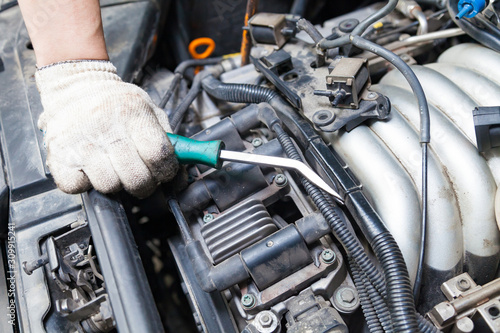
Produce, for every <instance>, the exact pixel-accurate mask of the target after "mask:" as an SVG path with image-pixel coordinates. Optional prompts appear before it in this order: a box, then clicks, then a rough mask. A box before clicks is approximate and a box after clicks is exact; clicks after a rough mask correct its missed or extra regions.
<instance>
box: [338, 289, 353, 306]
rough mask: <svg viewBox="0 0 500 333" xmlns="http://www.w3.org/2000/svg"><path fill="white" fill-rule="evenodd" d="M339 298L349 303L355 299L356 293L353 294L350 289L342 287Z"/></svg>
mask: <svg viewBox="0 0 500 333" xmlns="http://www.w3.org/2000/svg"><path fill="white" fill-rule="evenodd" d="M340 299H341V300H342V301H343V302H346V303H349V304H351V303H352V302H354V300H355V299H356V295H354V292H353V291H352V290H351V289H344V290H342V292H341V293H340Z"/></svg>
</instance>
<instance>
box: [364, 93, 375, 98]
mask: <svg viewBox="0 0 500 333" xmlns="http://www.w3.org/2000/svg"><path fill="white" fill-rule="evenodd" d="M366 97H368V98H376V97H377V94H376V93H373V92H371V93H368V95H367V96H366Z"/></svg>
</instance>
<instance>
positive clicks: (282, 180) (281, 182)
mask: <svg viewBox="0 0 500 333" xmlns="http://www.w3.org/2000/svg"><path fill="white" fill-rule="evenodd" d="M274 181H275V182H276V185H278V186H280V187H283V186H285V185H286V183H287V182H288V180H287V179H286V176H285V175H284V174H282V173H279V174H277V175H276V177H274Z"/></svg>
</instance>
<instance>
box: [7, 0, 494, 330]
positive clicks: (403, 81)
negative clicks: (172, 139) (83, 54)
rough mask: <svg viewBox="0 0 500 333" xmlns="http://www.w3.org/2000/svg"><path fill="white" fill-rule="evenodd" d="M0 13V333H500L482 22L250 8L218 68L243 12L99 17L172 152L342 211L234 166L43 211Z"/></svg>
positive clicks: (410, 10) (328, 9) (490, 65)
mask: <svg viewBox="0 0 500 333" xmlns="http://www.w3.org/2000/svg"><path fill="white" fill-rule="evenodd" d="M462 2H463V1H461V2H460V3H462ZM252 3H253V4H254V5H255V6H256V4H255V1H254V0H249V1H248V5H249V8H250V7H251V4H252ZM257 3H258V1H257ZM0 4H1V5H2V7H0V8H1V9H0V17H1V18H2V19H1V20H0V31H5V32H6V33H5V34H3V35H4V36H2V37H0V85H1V89H0V90H1V91H0V134H1V135H0V143H1V156H0V158H1V159H2V166H3V171H4V172H3V173H1V177H0V214H2V218H1V220H0V221H1V222H0V228H1V230H0V234H1V235H2V238H1V242H2V247H1V253H2V255H1V256H0V260H1V263H2V265H0V268H1V269H0V286H1V288H3V289H4V290H6V291H7V292H6V293H5V294H3V295H2V296H1V297H0V308H7V309H9V310H8V311H9V312H8V319H9V322H8V323H0V331H2V332H66V331H67V332H115V331H116V332H164V331H166V332H172V331H179V332H245V333H278V332H294V333H295V332H311V333H316V332H318V333H319V332H500V280H499V273H498V267H499V263H500V232H499V226H500V194H499V193H500V192H499V190H498V184H499V182H500V150H499V148H498V147H500V139H499V138H500V132H499V131H498V128H499V124H500V54H499V52H500V47H499V45H500V43H499V41H500V39H499V38H498V37H499V35H498V34H497V31H498V24H499V22H500V21H499V20H498V12H497V7H498V6H497V3H496V1H491V2H490V3H488V4H486V5H485V8H483V9H482V10H481V11H480V13H479V14H477V15H475V16H474V17H471V18H469V17H466V18H460V19H458V18H457V17H455V16H457V15H458V14H457V13H458V10H457V6H459V7H460V6H463V4H462V5H458V3H457V2H456V1H455V2H454V1H448V2H446V1H444V2H443V1H422V2H419V3H418V4H417V3H416V2H414V1H410V0H400V1H393V0H391V1H388V2H387V3H386V2H383V3H381V2H375V3H372V2H355V3H352V4H350V5H347V4H344V5H342V6H340V5H339V7H338V8H337V9H332V7H335V6H334V5H332V4H328V3H327V2H325V1H313V0H310V1H294V2H293V4H291V3H288V2H285V1H276V2H272V3H269V4H262V3H261V4H260V6H259V7H258V10H257V12H255V11H254V12H253V13H252V15H249V16H248V17H247V20H248V22H247V24H246V26H245V28H244V30H243V31H244V32H243V35H244V37H243V44H245V38H246V39H247V41H248V42H247V45H246V47H247V49H248V53H246V52H241V53H236V54H235V53H234V52H235V50H234V48H235V45H236V47H237V48H239V44H240V42H241V30H240V28H241V26H242V23H243V21H238V20H239V19H241V18H242V16H241V14H242V13H243V14H244V12H245V8H246V7H245V5H246V1H243V2H241V3H240V1H237V2H234V3H233V2H231V3H229V2H227V3H226V1H219V0H216V1H207V2H202V1H193V2H182V1H172V2H171V1H156V0H155V1H153V0H151V1H150V0H145V1H132V2H130V1H115V0H110V1H104V2H101V6H102V18H103V23H104V31H105V35H106V42H107V47H108V52H109V54H110V58H111V61H112V62H113V63H114V64H115V66H116V67H117V68H118V72H119V74H120V76H121V77H122V78H123V80H125V81H129V82H134V83H136V84H138V85H140V86H141V87H143V88H144V89H145V90H146V91H147V92H148V93H149V95H150V96H151V98H152V99H153V101H154V102H155V103H156V104H158V105H159V106H160V107H162V108H163V109H164V110H165V112H167V114H168V115H169V118H170V123H171V126H172V129H173V130H174V132H175V133H178V134H180V135H183V136H186V137H190V138H193V139H196V140H201V141H208V140H222V141H223V142H224V144H225V149H227V150H231V151H239V152H246V153H250V154H258V155H264V156H275V157H288V158H291V159H294V160H299V161H303V162H305V163H307V164H308V165H309V166H310V167H311V168H312V169H313V170H314V171H315V172H316V173H317V174H318V175H319V176H320V177H321V178H322V179H323V180H324V181H325V182H327V183H328V184H329V185H330V186H332V187H333V188H334V189H335V190H336V191H337V192H338V193H339V194H340V196H341V197H342V199H343V200H336V199H335V198H334V197H333V196H331V195H329V194H328V193H326V192H325V191H323V190H321V189H320V188H318V187H317V186H315V185H314V184H313V183H311V182H310V181H309V180H308V179H306V178H304V177H302V176H301V175H300V174H298V173H296V172H294V171H291V170H287V169H283V168H275V167H269V166H258V165H252V164H243V163H237V162H226V163H224V164H223V165H222V166H221V167H220V168H218V169H214V168H210V167H207V166H204V165H185V166H183V167H182V168H181V171H180V172H179V174H178V176H177V177H176V179H175V180H174V181H172V182H171V183H169V184H162V185H161V186H160V187H159V188H158V190H157V191H156V192H155V193H154V194H153V195H152V196H151V197H149V198H146V199H142V200H139V199H137V198H134V197H131V196H130V195H128V194H126V193H117V194H114V195H103V194H101V193H98V192H96V191H94V190H91V191H89V192H87V193H83V194H81V195H68V194H65V193H63V192H61V191H60V190H58V189H57V188H56V186H55V184H54V183H53V181H52V179H51V176H50V172H49V170H48V169H47V167H46V165H45V150H44V146H43V136H42V133H40V132H39V131H38V129H37V127H36V122H37V119H38V116H39V115H40V113H41V112H42V106H41V103H40V99H39V96H38V92H37V90H36V85H35V83H34V71H35V68H36V67H35V63H36V61H35V57H34V53H33V50H32V46H30V42H29V37H28V35H27V32H26V29H25V27H24V25H23V24H22V19H21V14H20V12H19V10H18V8H17V7H16V6H15V4H11V3H8V2H6V3H0ZM474 5H475V4H474ZM255 8H257V7H255ZM255 8H254V9H255ZM460 8H462V7H460ZM250 9H251V8H250ZM190 10H193V13H199V12H200V11H203V10H205V11H206V14H204V15H200V16H199V22H197V23H196V22H195V23H196V24H195V23H193V22H194V21H196V19H195V18H193V16H190ZM246 10H247V11H248V8H246ZM384 11H385V12H384ZM214 12H215V14H214ZM193 13H191V14H193ZM49 14H50V13H49ZM193 15H194V14H193ZM380 15H382V16H380ZM221 18H222V20H221ZM224 18H227V22H224V23H222V21H223V20H224ZM367 18H368V19H367ZM233 20H235V21H236V23H235V24H233V22H232V21H233ZM309 20H310V21H309ZM370 20H371V21H370ZM368 21H369V23H366V22H368ZM311 22H312V23H311ZM218 24H220V25H221V26H220V29H217V25H218ZM223 24H224V25H226V24H227V25H229V24H233V25H234V26H233V27H232V29H234V31H225V29H223V27H222V25H223ZM363 26H365V27H364V29H361V28H362V27H363ZM204 27H206V29H205V28H204ZM357 29H358V30H361V32H360V33H358V32H359V31H358V30H357ZM225 34H226V35H227V36H224V35H225ZM233 35H237V36H239V37H238V39H235V38H233V37H232V36H233ZM245 36H246V37H245ZM197 37H211V38H213V40H214V41H215V44H216V45H217V46H216V48H215V51H214V53H213V54H212V56H211V57H207V58H204V59H191V57H190V56H189V54H188V53H187V49H188V46H187V44H189V41H191V40H193V39H195V38H197ZM219 45H220V46H219ZM242 50H243V47H242ZM10 304H14V305H13V306H10ZM9 306H10V308H9ZM10 309H13V310H12V311H11V310H10ZM10 321H12V323H11V322H10Z"/></svg>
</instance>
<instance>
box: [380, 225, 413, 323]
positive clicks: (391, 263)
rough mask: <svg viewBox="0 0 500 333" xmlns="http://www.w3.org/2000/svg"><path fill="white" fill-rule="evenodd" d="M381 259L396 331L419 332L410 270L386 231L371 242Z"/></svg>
mask: <svg viewBox="0 0 500 333" xmlns="http://www.w3.org/2000/svg"><path fill="white" fill-rule="evenodd" d="M371 245H372V248H373V251H374V252H375V255H376V256H377V258H378V259H379V261H380V264H381V266H382V269H383V270H384V276H385V278H386V284H387V296H388V299H387V302H388V303H389V310H390V312H391V316H392V325H393V328H394V331H395V332H418V323H417V316H416V309H415V303H414V300H413V293H412V289H411V284H410V278H409V276H408V270H407V269H406V264H405V261H404V259H403V256H402V254H401V250H400V249H399V247H398V244H397V243H396V241H395V240H394V238H393V237H392V235H391V234H390V233H389V232H388V231H386V232H384V233H381V234H380V235H378V236H377V237H376V238H375V239H374V241H373V243H372V244H371Z"/></svg>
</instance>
